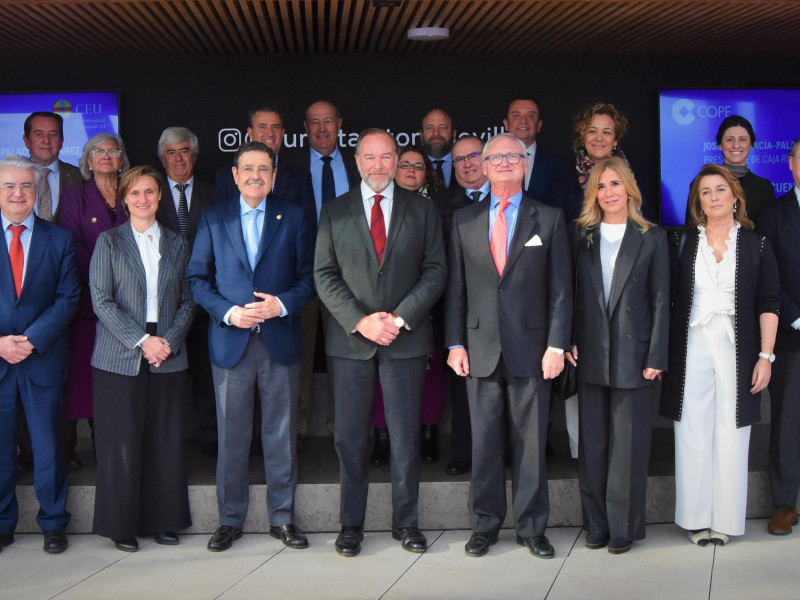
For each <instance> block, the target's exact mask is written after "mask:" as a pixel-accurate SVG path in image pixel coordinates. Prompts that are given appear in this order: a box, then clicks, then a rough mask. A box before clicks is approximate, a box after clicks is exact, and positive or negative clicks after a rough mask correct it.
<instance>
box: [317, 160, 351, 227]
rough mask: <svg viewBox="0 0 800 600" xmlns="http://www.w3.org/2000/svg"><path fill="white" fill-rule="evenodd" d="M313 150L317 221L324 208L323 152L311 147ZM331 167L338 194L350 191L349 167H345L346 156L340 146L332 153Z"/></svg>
mask: <svg viewBox="0 0 800 600" xmlns="http://www.w3.org/2000/svg"><path fill="white" fill-rule="evenodd" d="M309 150H310V151H311V163H310V165H311V186H312V187H313V188H314V204H316V205H317V222H318V223H319V212H320V211H321V210H322V166H323V165H324V164H325V163H324V162H323V161H322V154H320V153H319V152H317V151H316V150H314V149H313V148H309ZM330 156H331V158H332V159H333V160H331V169H333V183H334V185H335V186H336V196H337V197H338V196H341V195H342V194H346V193H347V192H349V191H350V182H349V181H348V179H347V169H345V167H344V158H343V157H342V153H341V152H339V148H336V149H335V150H334V151H333V152H332V153H331V155H330Z"/></svg>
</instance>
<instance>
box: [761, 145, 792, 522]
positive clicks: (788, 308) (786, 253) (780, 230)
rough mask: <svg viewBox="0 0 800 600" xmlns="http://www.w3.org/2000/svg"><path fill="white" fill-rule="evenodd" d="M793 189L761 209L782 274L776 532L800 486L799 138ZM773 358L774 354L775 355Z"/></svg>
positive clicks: (773, 463)
mask: <svg viewBox="0 0 800 600" xmlns="http://www.w3.org/2000/svg"><path fill="white" fill-rule="evenodd" d="M789 168H790V169H791V170H792V175H793V177H794V188H792V190H791V191H790V192H789V193H788V194H785V195H784V196H781V197H780V198H778V199H777V200H776V201H775V203H774V204H773V205H771V206H770V207H768V208H766V209H765V210H764V211H763V212H762V216H761V219H760V222H759V229H760V230H761V231H762V232H763V233H764V234H765V235H766V236H767V238H768V239H769V241H770V243H771V244H772V249H773V251H774V252H775V258H776V259H777V260H778V269H779V271H780V278H781V312H780V322H779V324H778V336H777V339H776V340H775V354H777V355H778V358H777V360H775V362H774V363H773V365H772V380H771V381H770V382H769V395H770V400H771V402H772V412H771V425H770V428H771V433H770V445H769V476H770V481H771V483H772V501H773V504H774V506H775V513H774V514H773V516H772V518H771V519H770V521H769V523H768V524H767V530H768V531H769V533H771V534H773V535H787V534H789V533H791V532H792V525H797V494H798V491H799V490H800V402H798V398H800V279H798V273H800V138H798V139H796V140H795V141H794V143H793V144H792V147H791V151H790V152H789ZM773 359H774V357H773Z"/></svg>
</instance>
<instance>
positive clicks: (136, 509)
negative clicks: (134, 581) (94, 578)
mask: <svg viewBox="0 0 800 600" xmlns="http://www.w3.org/2000/svg"><path fill="white" fill-rule="evenodd" d="M92 375H93V383H94V419H95V448H96V450H97V488H96V492H95V502H94V526H93V528H92V531H93V532H94V533H96V534H97V535H102V536H104V537H108V538H111V539H127V538H132V537H135V536H137V535H141V534H143V533H151V532H159V531H160V532H163V531H178V530H180V529H186V528H187V527H189V526H190V525H191V524H192V519H191V516H190V514H189V492H188V489H187V487H186V461H185V457H184V443H183V415H182V412H183V411H182V408H183V399H184V394H185V391H186V385H187V382H186V372H185V371H181V372H178V373H159V374H154V373H151V372H150V365H148V364H147V361H146V360H144V359H142V364H141V366H140V368H139V374H138V375H136V376H134V377H129V376H126V375H118V374H116V373H109V372H108V371H103V370H100V369H92Z"/></svg>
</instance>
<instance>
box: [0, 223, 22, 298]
mask: <svg viewBox="0 0 800 600" xmlns="http://www.w3.org/2000/svg"><path fill="white" fill-rule="evenodd" d="M3 235H4V236H5V232H3ZM0 246H2V250H0V271H1V272H2V274H1V275H0V277H2V279H3V281H5V286H4V287H5V289H6V290H8V293H10V294H11V298H12V301H13V302H16V301H17V294H16V292H15V290H14V275H13V274H12V273H11V257H9V255H8V246H7V245H6V243H5V239H4V240H3V243H2V244H0ZM22 283H23V285H24V284H25V282H24V281H23V282H22Z"/></svg>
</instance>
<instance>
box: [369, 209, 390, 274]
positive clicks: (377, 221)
mask: <svg viewBox="0 0 800 600" xmlns="http://www.w3.org/2000/svg"><path fill="white" fill-rule="evenodd" d="M381 200H383V196H381V195H380V194H376V195H375V204H373V205H372V215H370V218H369V232H370V233H371V234H372V245H373V246H375V256H377V257H378V264H380V263H381V261H382V260H383V250H384V248H386V225H385V223H384V221H383V211H382V210H381Z"/></svg>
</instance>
